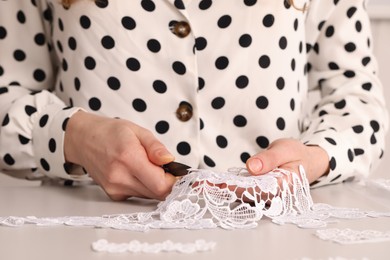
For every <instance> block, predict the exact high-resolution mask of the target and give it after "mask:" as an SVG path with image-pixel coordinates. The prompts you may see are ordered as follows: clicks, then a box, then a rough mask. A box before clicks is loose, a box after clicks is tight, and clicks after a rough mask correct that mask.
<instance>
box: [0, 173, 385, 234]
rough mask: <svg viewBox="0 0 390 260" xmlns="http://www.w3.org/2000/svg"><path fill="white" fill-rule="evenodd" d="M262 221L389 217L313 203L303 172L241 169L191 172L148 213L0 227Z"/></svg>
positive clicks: (304, 224) (246, 224) (317, 223)
mask: <svg viewBox="0 0 390 260" xmlns="http://www.w3.org/2000/svg"><path fill="white" fill-rule="evenodd" d="M263 217H267V218H270V219H272V221H273V222H274V223H276V224H279V225H282V224H294V225H297V226H298V227H301V228H323V227H326V226H327V224H328V223H330V222H335V221H337V220H338V219H358V218H365V217H390V212H373V211H362V210H359V209H356V208H338V207H332V206H330V205H328V204H323V203H316V204H314V203H313V200H312V197H311V195H310V187H309V183H308V182H307V179H306V176H305V171H304V169H303V167H300V172H299V174H295V173H291V172H288V171H286V170H283V169H275V170H273V171H272V172H270V173H268V174H266V175H261V176H251V175H250V174H249V173H248V172H247V171H246V170H245V169H244V168H232V169H230V170H229V171H228V172H213V171H210V170H195V169H192V170H191V173H190V174H188V175H186V176H184V177H182V178H181V179H179V180H178V181H177V183H176V184H175V185H174V187H173V189H172V192H171V194H170V195H169V196H168V197H167V199H166V200H165V201H163V202H160V203H159V204H158V206H157V209H156V210H154V211H152V212H138V213H132V214H117V215H104V216H100V217H84V216H68V217H59V218H45V217H40V218H37V217H34V216H28V217H13V216H10V217H0V225H4V226H13V227H17V226H22V225H24V224H35V225H39V226H55V225H70V226H92V227H99V228H114V229H121V230H131V231H147V230H150V229H163V228H176V229H180V228H186V229H208V228H217V227H221V228H225V229H235V228H240V229H242V228H254V227H256V226H257V223H258V221H259V220H260V219H261V218H263Z"/></svg>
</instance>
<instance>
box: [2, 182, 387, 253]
mask: <svg viewBox="0 0 390 260" xmlns="http://www.w3.org/2000/svg"><path fill="white" fill-rule="evenodd" d="M312 196H313V199H314V201H315V202H325V203H329V204H331V205H333V206H343V207H357V208H360V209H364V210H375V211H390V193H386V192H384V193H383V192H382V193H381V192H377V191H375V190H372V189H368V188H365V187H362V186H361V185H357V184H352V183H349V184H339V185H334V186H329V187H324V188H319V189H315V190H313V191H312ZM0 205H1V206H0V216H29V215H34V216H41V217H49V216H52V217H59V216H70V215H82V216H101V215H104V214H115V213H129V212H139V211H149V210H153V209H154V208H155V206H156V202H155V201H146V200H130V201H126V202H112V201H110V200H109V199H108V198H107V197H106V195H105V194H104V193H103V192H102V191H101V189H100V188H99V187H97V186H87V187H70V188H69V187H50V186H45V187H39V186H21V187H15V186H9V187H7V186H5V187H4V186H3V187H0ZM330 227H332V228H352V229H358V230H363V229H375V230H381V231H385V230H386V231H387V230H390V218H377V219H371V218H370V219H360V220H343V221H341V222H339V223H334V224H330V225H329V226H328V228H330ZM314 232H315V230H313V229H300V228H298V227H296V226H293V225H284V226H279V225H276V224H273V223H271V222H270V220H269V219H266V218H263V219H262V220H261V221H260V222H259V225H258V227H257V228H255V229H250V230H223V229H213V230H199V231H192V230H191V231H190V230H151V231H149V232H145V233H144V232H129V231H121V230H113V229H98V228H89V227H67V226H57V227H37V226H33V225H25V226H23V227H19V228H10V227H0V259H4V260H14V259H34V260H35V259H40V260H41V259H42V260H46V259H56V260H60V259H140V260H142V259H172V260H175V259H196V260H201V259H220V260H230V259H238V260H244V259H256V260H257V259H267V260H268V259H278V260H279V259H281V260H283V259H286V260H288V259H291V260H292V259H302V258H303V257H308V258H310V259H328V258H330V257H343V258H345V259H363V257H366V258H368V259H370V260H375V259H390V242H381V243H372V244H360V245H340V244H336V243H333V242H329V241H323V240H320V239H319V238H317V237H316V236H315V235H314ZM102 238H103V239H107V240H108V241H110V242H116V243H123V242H130V241H131V240H133V239H137V240H139V241H141V242H148V243H156V242H163V241H165V240H167V239H169V240H172V241H173V242H194V241H195V240H197V239H205V240H206V241H215V242H216V243H217V246H216V248H215V249H214V250H212V251H210V252H203V253H195V254H190V255H185V254H179V253H160V254H133V253H124V254H109V253H97V252H94V251H92V249H91V243H92V242H94V241H96V240H98V239H102Z"/></svg>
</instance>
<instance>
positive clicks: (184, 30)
mask: <svg viewBox="0 0 390 260" xmlns="http://www.w3.org/2000/svg"><path fill="white" fill-rule="evenodd" d="M172 32H173V33H174V34H176V35H177V36H178V37H180V38H184V37H186V36H187V35H188V34H190V32H191V27H190V25H189V24H188V23H187V22H177V23H175V24H174V25H173V27H172Z"/></svg>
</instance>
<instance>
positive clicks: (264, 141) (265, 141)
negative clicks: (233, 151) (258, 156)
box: [256, 136, 269, 149]
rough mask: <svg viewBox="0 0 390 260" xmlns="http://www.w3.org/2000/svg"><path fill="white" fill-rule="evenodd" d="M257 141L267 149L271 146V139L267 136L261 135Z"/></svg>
mask: <svg viewBox="0 0 390 260" xmlns="http://www.w3.org/2000/svg"><path fill="white" fill-rule="evenodd" d="M256 143H257V145H258V146H260V147H261V148H263V149H266V148H267V147H268V146H269V140H268V138H267V137H265V136H259V137H257V138H256Z"/></svg>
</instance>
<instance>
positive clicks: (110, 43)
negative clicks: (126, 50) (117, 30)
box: [101, 35, 115, 49]
mask: <svg viewBox="0 0 390 260" xmlns="http://www.w3.org/2000/svg"><path fill="white" fill-rule="evenodd" d="M101 43H102V45H103V47H104V48H106V49H112V48H114V47H115V40H114V39H113V38H112V37H111V36H109V35H106V36H104V37H103V38H102V40H101Z"/></svg>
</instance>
